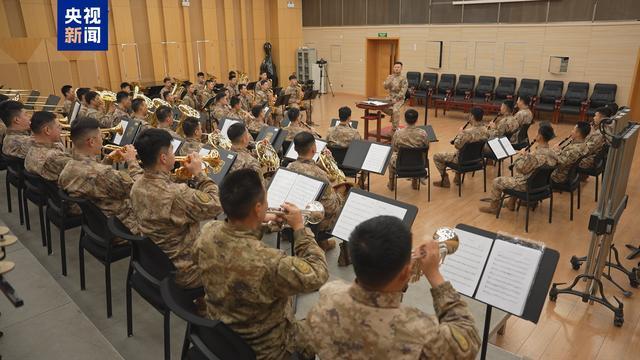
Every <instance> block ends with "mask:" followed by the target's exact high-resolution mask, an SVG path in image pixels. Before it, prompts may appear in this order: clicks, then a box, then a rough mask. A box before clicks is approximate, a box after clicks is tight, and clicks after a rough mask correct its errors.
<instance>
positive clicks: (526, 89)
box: [518, 79, 540, 97]
mask: <svg viewBox="0 0 640 360" xmlns="http://www.w3.org/2000/svg"><path fill="white" fill-rule="evenodd" d="M539 88H540V80H537V79H522V80H520V87H519V88H518V96H523V95H527V96H530V97H534V96H537V95H538V89H539Z"/></svg>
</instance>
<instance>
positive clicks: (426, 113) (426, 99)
mask: <svg viewBox="0 0 640 360" xmlns="http://www.w3.org/2000/svg"><path fill="white" fill-rule="evenodd" d="M426 83H427V89H426V90H425V93H424V124H425V125H427V121H428V119H429V85H431V81H426Z"/></svg>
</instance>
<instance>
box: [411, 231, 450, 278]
mask: <svg viewBox="0 0 640 360" xmlns="http://www.w3.org/2000/svg"><path fill="white" fill-rule="evenodd" d="M411 259H412V260H413V261H417V262H418V266H419V267H420V270H421V271H422V273H423V274H424V276H425V277H426V278H427V281H429V284H431V287H436V286H438V285H440V284H442V283H443V282H444V278H443V277H442V274H441V273H440V244H439V243H438V241H436V240H429V241H426V242H425V243H423V244H420V245H419V246H418V247H417V248H415V249H414V250H413V251H412V252H411Z"/></svg>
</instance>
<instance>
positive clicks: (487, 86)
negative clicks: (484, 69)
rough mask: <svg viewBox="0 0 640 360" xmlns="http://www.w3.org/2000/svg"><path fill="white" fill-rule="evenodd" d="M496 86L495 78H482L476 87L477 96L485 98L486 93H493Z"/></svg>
mask: <svg viewBox="0 0 640 360" xmlns="http://www.w3.org/2000/svg"><path fill="white" fill-rule="evenodd" d="M495 86H496V78H495V77H493V76H480V77H479V78H478V85H476V90H475V96H476V97H484V96H485V94H486V93H492V92H493V88H494V87H495Z"/></svg>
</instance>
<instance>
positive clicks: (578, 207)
mask: <svg viewBox="0 0 640 360" xmlns="http://www.w3.org/2000/svg"><path fill="white" fill-rule="evenodd" d="M580 187H581V186H580V184H579V183H578V206H577V207H576V208H577V209H578V210H580Z"/></svg>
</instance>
